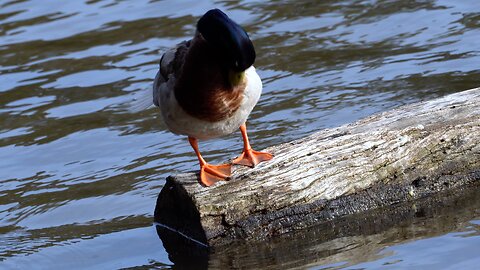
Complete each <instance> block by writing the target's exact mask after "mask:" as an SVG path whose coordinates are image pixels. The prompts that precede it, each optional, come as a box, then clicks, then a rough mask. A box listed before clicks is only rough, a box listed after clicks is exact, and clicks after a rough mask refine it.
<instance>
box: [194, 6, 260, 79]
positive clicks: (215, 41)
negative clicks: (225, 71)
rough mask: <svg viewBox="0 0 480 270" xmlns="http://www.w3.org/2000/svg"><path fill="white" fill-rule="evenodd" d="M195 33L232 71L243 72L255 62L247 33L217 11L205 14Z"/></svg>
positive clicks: (251, 44) (253, 50) (213, 10)
mask: <svg viewBox="0 0 480 270" xmlns="http://www.w3.org/2000/svg"><path fill="white" fill-rule="evenodd" d="M197 31H198V32H200V34H202V36H203V38H204V39H205V40H206V41H207V42H208V43H209V44H210V45H211V46H213V48H215V50H218V52H219V54H220V55H219V56H220V57H221V59H222V61H223V62H224V63H225V64H226V65H227V66H228V67H229V68H230V69H232V70H233V71H236V72H243V71H245V70H246V69H248V68H249V67H250V66H251V65H253V62H255V56H256V55H255V49H254V47H253V43H252V41H251V40H250V38H249V37H248V34H247V32H245V30H244V29H243V28H242V27H241V26H240V25H238V24H237V23H236V22H234V21H233V20H231V19H230V18H229V17H228V16H227V15H226V14H225V13H223V12H222V11H220V10H219V9H212V10H209V11H208V12H207V13H205V15H203V16H202V17H201V18H200V20H199V21H198V23H197Z"/></svg>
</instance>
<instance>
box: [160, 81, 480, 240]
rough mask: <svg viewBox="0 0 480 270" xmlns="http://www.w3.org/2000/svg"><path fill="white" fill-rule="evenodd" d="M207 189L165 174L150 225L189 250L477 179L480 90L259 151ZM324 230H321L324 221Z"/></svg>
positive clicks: (329, 220) (191, 177)
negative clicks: (265, 156) (254, 163)
mask: <svg viewBox="0 0 480 270" xmlns="http://www.w3.org/2000/svg"><path fill="white" fill-rule="evenodd" d="M266 151H268V152H271V153H273V154H274V155H275V158H274V159H273V160H272V161H269V162H265V163H262V164H260V165H259V166H258V167H256V168H254V169H250V168H244V167H235V171H234V173H233V176H232V179H231V180H230V181H228V182H222V183H218V184H216V185H214V186H212V187H208V188H205V187H202V186H200V185H199V184H198V180H197V177H198V175H197V174H195V173H188V174H181V175H176V176H170V177H168V178H167V182H166V184H165V186H164V187H163V189H162V191H161V192H160V194H159V197H158V200H157V206H156V209H155V221H156V222H158V223H159V224H160V226H162V227H163V228H167V229H169V230H172V231H175V232H176V233H178V234H180V235H183V236H185V238H186V239H189V241H191V240H193V242H195V243H197V244H199V245H205V246H215V245H221V244H225V243H229V242H231V241H233V240H235V239H247V240H263V239H267V238H270V237H273V236H276V235H280V234H284V233H287V232H291V231H295V230H299V229H304V228H308V227H311V226H313V225H318V224H324V225H325V226H327V227H328V226H335V225H334V224H335V223H334V221H335V220H338V219H340V218H344V217H346V216H349V215H352V214H356V213H361V212H364V211H367V210H372V209H378V208H382V207H390V206H392V205H396V204H398V203H401V202H411V201H415V200H418V199H420V198H424V197H427V196H429V195H432V194H435V193H438V192H440V191H446V190H454V189H456V188H459V187H465V186H467V185H470V184H475V185H472V188H478V185H477V184H478V183H479V181H480V88H476V89H472V90H468V91H464V92H460V93H455V94H451V95H448V96H445V97H442V98H438V99H435V100H431V101H425V102H420V103H416V104H411V105H406V106H402V107H399V108H397V109H394V110H391V111H387V112H384V113H380V114H376V115H373V116H371V117H368V118H365V119H362V120H360V121H357V122H355V123H352V124H348V125H343V126H340V127H338V128H333V129H326V130H322V131H319V132H317V133H315V134H312V135H310V136H308V137H306V138H303V139H299V140H295V141H292V142H289V143H285V144H281V145H277V146H273V147H270V148H267V149H266ZM329 224H331V225H329Z"/></svg>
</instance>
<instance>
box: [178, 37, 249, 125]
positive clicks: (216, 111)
mask: <svg viewBox="0 0 480 270" xmlns="http://www.w3.org/2000/svg"><path fill="white" fill-rule="evenodd" d="M178 70H180V72H178V74H177V76H176V77H177V81H176V85H175V89H174V91H175V97H176V99H177V102H178V103H179V105H180V106H181V107H182V108H183V110H185V111H186V112H187V113H188V114H190V115H191V116H193V117H196V118H199V119H202V120H206V121H209V122H216V121H220V120H223V119H226V118H228V117H230V116H231V115H232V114H233V113H234V112H235V111H236V110H238V108H239V107H240V105H241V103H242V99H243V91H244V89H245V86H246V82H245V80H244V81H243V82H242V83H240V84H238V85H231V83H230V81H229V74H228V72H229V71H228V70H227V69H226V68H225V67H224V66H222V64H221V61H218V55H215V51H214V50H213V49H211V48H209V47H208V46H207V44H205V41H197V42H195V43H193V44H192V45H191V47H190V49H189V52H188V53H186V55H185V58H184V61H183V65H182V68H181V69H178Z"/></svg>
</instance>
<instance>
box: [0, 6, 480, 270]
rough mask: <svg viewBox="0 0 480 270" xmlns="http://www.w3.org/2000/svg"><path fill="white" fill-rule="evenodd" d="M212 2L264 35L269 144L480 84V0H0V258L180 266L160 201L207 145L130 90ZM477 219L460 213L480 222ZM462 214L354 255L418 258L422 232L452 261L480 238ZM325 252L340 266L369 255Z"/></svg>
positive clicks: (146, 81)
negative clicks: (155, 221) (169, 245)
mask: <svg viewBox="0 0 480 270" xmlns="http://www.w3.org/2000/svg"><path fill="white" fill-rule="evenodd" d="M214 7H218V8H221V9H223V10H225V11H226V12H227V13H228V14H229V15H230V16H231V17H233V18H234V19H235V20H236V21H238V22H239V23H240V24H242V25H244V26H245V28H246V29H247V31H248V32H249V33H250V36H251V38H252V39H253V40H254V43H255V46H256V49H257V55H258V57H257V62H256V66H257V69H258V72H259V74H260V76H261V77H262V78H263V82H264V93H263V96H262V98H261V100H260V102H259V104H258V105H257V107H256V109H255V111H254V112H253V113H252V115H251V117H250V122H249V126H250V130H251V131H250V132H251V133H250V136H251V140H252V142H253V144H254V145H255V146H256V147H257V148H259V149H261V148H264V147H267V146H270V145H273V144H278V143H281V142H285V141H289V140H292V139H296V138H299V137H303V136H305V135H306V134H310V133H312V132H314V131H315V130H318V129H321V128H325V127H332V126H338V125H340V124H343V123H347V122H351V121H354V120H356V119H359V118H361V117H364V116H367V115H370V114H372V113H375V112H378V111H382V110H387V109H389V108H392V107H394V106H398V105H401V104H406V103H411V102H415V101H419V100H425V99H431V98H434V97H437V96H440V95H444V94H448V93H452V92H456V91H460V90H464V89H469V88H473V87H477V86H479V85H478V84H479V83H478V76H479V75H480V72H479V71H478V63H480V50H479V48H478V42H477V39H478V36H480V24H479V21H480V20H479V19H480V15H479V14H480V6H479V5H478V3H477V1H476V0H468V1H467V0H465V1H446V0H436V1H433V0H432V1H410V0H406V1H403V0H397V1H353V0H352V1H272V2H266V1H187V0H182V1H147V0H138V1H117V0H99V1H90V0H88V1H87V0H84V1H81V0H80V1H62V2H59V1H52V0H45V1H33V0H21V1H16V0H0V232H1V235H0V266H1V265H2V264H4V265H6V266H7V267H13V266H16V267H21V268H29V267H31V266H37V267H38V265H42V266H44V267H43V268H55V267H56V268H64V267H67V266H68V267H75V266H76V267H80V268H81V267H88V268H91V267H93V266H96V267H97V268H101V269H105V268H120V267H131V266H141V265H150V266H152V267H159V268H163V267H170V266H171V265H172V262H171V261H170V260H169V259H168V255H167V253H166V251H165V249H164V248H163V245H162V243H161V241H159V240H158V238H157V236H156V230H155V228H154V227H152V214H153V209H154V206H155V200H156V196H157V195H158V192H159V191H160V189H161V187H162V186H163V184H164V179H165V177H166V176H167V175H169V174H172V173H175V172H185V171H190V170H193V169H196V168H197V164H196V157H195V156H194V155H193V154H192V153H191V150H190V147H189V146H188V144H187V143H186V142H185V138H182V137H178V136H174V135H172V134H170V133H168V132H167V131H166V130H165V128H164V126H163V125H162V124H161V123H159V120H158V119H157V114H158V112H157V111H156V110H154V109H152V110H148V111H145V112H141V113H137V114H130V113H128V112H127V111H126V110H125V108H123V107H122V106H119V105H118V104H121V103H123V102H125V101H127V100H129V99H130V98H131V96H132V94H133V93H135V92H136V91H138V90H140V89H144V88H146V87H150V85H151V82H152V79H153V77H154V75H155V72H156V69H157V63H158V60H159V57H160V55H161V54H162V52H164V51H165V49H166V48H168V47H171V46H173V45H175V44H176V43H178V42H179V41H182V40H184V39H188V38H189V37H190V36H191V35H192V34H193V32H194V30H195V28H194V25H195V22H196V20H197V18H198V16H200V15H202V14H203V13H204V12H205V11H206V10H208V9H210V8H214ZM240 138H241V137H240V135H239V134H233V135H231V136H228V137H226V138H223V139H219V140H213V141H206V142H202V143H201V148H202V150H203V151H204V153H205V155H206V157H207V158H208V159H209V160H211V161H213V162H218V161H222V160H225V159H227V158H230V157H232V156H233V155H235V154H236V153H237V152H239V151H240V148H241V146H242V145H241V139H240ZM231 149H237V150H238V151H232V150H231ZM477 198H478V197H477ZM477 200H478V199H477ZM477 210H478V208H477ZM477 210H475V211H477ZM472 211H474V210H472ZM477 213H478V212H477ZM469 217H471V218H472V219H473V221H470V223H469V222H468V221H462V222H463V223H461V224H477V225H478V221H475V219H476V220H478V217H479V216H478V215H476V216H475V215H471V216H469ZM475 222H477V223H475ZM459 224H460V223H459ZM466 226H467V225H466ZM468 226H473V225H468ZM468 226H467V227H468ZM461 228H464V227H462V226H460V225H459V227H451V229H450V230H452V231H454V232H452V233H449V231H442V232H441V234H443V235H444V236H441V235H440V236H438V237H436V238H431V239H428V240H422V241H415V239H416V238H415V237H413V236H408V237H407V238H408V239H412V241H413V242H410V243H408V244H402V245H401V246H399V249H400V248H401V247H403V249H402V251H401V252H400V251H398V252H394V253H395V254H392V255H391V258H390V255H384V254H383V255H382V254H380V255H379V252H380V253H381V252H385V251H382V250H378V249H374V250H370V251H365V252H366V253H368V254H370V255H371V256H373V257H372V258H378V259H368V261H370V263H368V264H360V265H358V266H359V267H366V268H369V267H377V266H379V265H380V264H383V263H388V262H391V261H392V260H402V261H404V262H405V261H406V262H408V261H409V260H412V255H414V254H415V252H416V251H415V248H416V247H418V246H421V245H425V246H427V247H429V246H430V247H431V248H432V249H431V250H432V252H431V253H428V252H426V251H425V252H426V253H428V254H429V255H428V257H426V258H425V260H427V258H428V259H430V260H431V261H440V259H441V258H443V257H444V256H445V254H446V253H445V252H447V251H448V250H449V249H447V248H446V247H445V248H444V249H441V248H440V247H439V246H446V245H443V243H446V244H448V245H450V246H451V245H452V243H450V242H449V241H450V240H449V239H455V240H457V241H456V242H455V245H458V246H460V247H461V248H463V249H473V248H474V247H477V246H480V245H479V240H478V237H477V236H478V234H477V236H475V235H469V234H468V233H467V234H462V233H460V234H459V233H456V231H458V230H463V229H461ZM465 228H466V227H465ZM427 235H428V234H425V236H427ZM452 235H453V236H454V238H452ZM381 237H384V236H381ZM359 239H360V240H359V242H358V244H357V245H360V246H362V245H363V244H362V241H365V242H368V241H369V240H368V238H363V237H360V238H359ZM459 239H460V240H459ZM336 241H337V242H336V245H337V246H338V248H339V249H348V246H347V244H346V242H342V240H341V239H337V240H336ZM273 245H274V244H273V243H272V246H273ZM365 245H366V244H365ZM415 245H417V246H415ZM460 247H459V249H458V250H461V249H460ZM231 248H232V249H234V248H235V247H231ZM317 248H318V247H317ZM434 248H435V249H434ZM439 248H440V249H441V250H440V251H438V250H437V249H439ZM426 249H427V248H425V249H424V250H426ZM239 250H240V249H239ZM327 250H328V249H327ZM114 251H115V252H114ZM387 251H388V250H387ZM433 251H435V252H433ZM278 252H279V254H282V252H287V251H280V250H279V251H278ZM312 252H313V251H312ZM318 252H320V253H321V252H322V251H321V250H319V251H318ZM436 254H437V255H436ZM463 254H464V256H466V258H465V263H466V264H467V265H466V266H467V267H468V266H469V265H470V266H472V265H473V263H474V262H473V261H474V258H473V257H468V254H469V253H468V252H464V253H463ZM60 256H61V257H60ZM319 256H320V255H319ZM375 256H378V257H375ZM324 257H325V256H324ZM325 258H326V259H325V260H324V261H322V263H321V264H326V265H330V264H331V265H330V266H331V267H337V266H342V265H353V264H357V263H360V262H361V261H365V260H366V259H365V260H364V259H359V260H358V259H353V258H344V259H342V260H343V261H342V260H333V259H331V258H330V257H328V256H327V257H325ZM380 258H388V259H386V260H383V259H380ZM477 260H478V259H477ZM269 262H270V265H272V266H274V265H276V263H277V260H275V259H271V260H270V261H269ZM469 262H470V263H471V264H468V263H469ZM335 263H339V264H335ZM372 263H373V264H372ZM477 263H478V261H477ZM317 265H319V264H317ZM212 266H213V265H212ZM296 266H298V267H300V265H296ZM232 267H241V266H238V265H232ZM292 267H293V265H292Z"/></svg>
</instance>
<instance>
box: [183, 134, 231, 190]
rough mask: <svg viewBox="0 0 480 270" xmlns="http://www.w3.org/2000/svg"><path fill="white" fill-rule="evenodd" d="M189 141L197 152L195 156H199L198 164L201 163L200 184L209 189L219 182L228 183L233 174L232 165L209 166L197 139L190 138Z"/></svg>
mask: <svg viewBox="0 0 480 270" xmlns="http://www.w3.org/2000/svg"><path fill="white" fill-rule="evenodd" d="M188 141H189V142H190V145H191V146H192V148H193V150H194V151H195V154H197V157H198V162H199V163H200V183H201V184H203V185H205V186H207V187H209V186H211V185H213V184H215V183H216V182H218V181H222V180H224V181H226V180H227V178H228V177H229V176H230V175H231V174H232V172H231V169H232V166H231V165H230V164H222V165H211V164H208V163H207V162H206V161H205V159H203V157H202V155H201V154H200V150H198V142H197V139H195V138H193V137H188Z"/></svg>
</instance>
